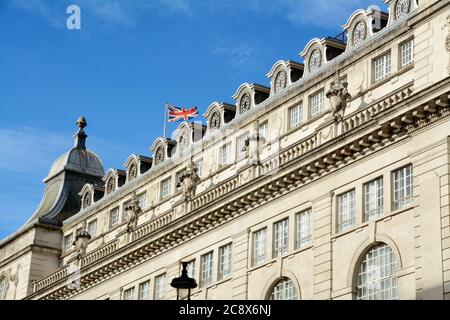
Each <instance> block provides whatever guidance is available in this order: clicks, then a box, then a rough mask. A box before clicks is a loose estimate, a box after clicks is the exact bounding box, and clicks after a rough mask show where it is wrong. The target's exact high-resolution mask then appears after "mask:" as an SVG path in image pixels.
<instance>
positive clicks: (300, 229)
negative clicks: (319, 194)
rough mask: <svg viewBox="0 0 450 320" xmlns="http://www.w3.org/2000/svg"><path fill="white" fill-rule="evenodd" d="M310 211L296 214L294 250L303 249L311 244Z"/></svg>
mask: <svg viewBox="0 0 450 320" xmlns="http://www.w3.org/2000/svg"><path fill="white" fill-rule="evenodd" d="M311 214H312V210H311V209H308V210H305V211H303V212H300V213H299V214H297V239H296V241H295V242H296V246H295V247H296V248H297V249H303V248H306V247H309V246H310V245H311V244H312V220H311Z"/></svg>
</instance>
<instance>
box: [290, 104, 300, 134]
mask: <svg viewBox="0 0 450 320" xmlns="http://www.w3.org/2000/svg"><path fill="white" fill-rule="evenodd" d="M302 122H303V106H302V105H301V104H299V105H297V106H294V107H291V108H289V129H295V128H297V127H299V126H300V125H301V124H302Z"/></svg>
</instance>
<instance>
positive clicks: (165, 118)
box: [163, 103, 167, 139]
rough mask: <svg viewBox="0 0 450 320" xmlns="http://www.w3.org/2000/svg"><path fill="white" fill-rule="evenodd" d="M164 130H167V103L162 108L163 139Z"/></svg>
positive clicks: (164, 136)
mask: <svg viewBox="0 0 450 320" xmlns="http://www.w3.org/2000/svg"><path fill="white" fill-rule="evenodd" d="M166 128H167V103H166V105H165V106H164V135H163V138H164V139H165V138H166Z"/></svg>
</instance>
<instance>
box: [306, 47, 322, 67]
mask: <svg viewBox="0 0 450 320" xmlns="http://www.w3.org/2000/svg"><path fill="white" fill-rule="evenodd" d="M321 66H322V51H320V49H314V51H313V52H312V53H311V56H310V57H309V71H310V72H314V71H317V70H318V69H319V68H320V67H321Z"/></svg>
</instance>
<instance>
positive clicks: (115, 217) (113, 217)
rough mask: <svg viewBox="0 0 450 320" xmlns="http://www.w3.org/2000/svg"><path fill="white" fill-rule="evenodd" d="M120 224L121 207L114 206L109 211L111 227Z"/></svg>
mask: <svg viewBox="0 0 450 320" xmlns="http://www.w3.org/2000/svg"><path fill="white" fill-rule="evenodd" d="M118 224H119V208H114V209H112V210H111V212H110V213H109V227H110V228H113V227H115V226H117V225H118Z"/></svg>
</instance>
